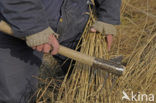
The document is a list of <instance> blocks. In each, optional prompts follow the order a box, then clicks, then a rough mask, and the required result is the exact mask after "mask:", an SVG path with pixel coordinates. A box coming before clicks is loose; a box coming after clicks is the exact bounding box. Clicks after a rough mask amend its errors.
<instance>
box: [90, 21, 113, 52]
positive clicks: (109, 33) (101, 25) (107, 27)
mask: <svg viewBox="0 0 156 103" xmlns="http://www.w3.org/2000/svg"><path fill="white" fill-rule="evenodd" d="M91 32H100V33H101V34H102V35H104V36H106V38H107V47H108V51H110V48H111V45H112V42H113V36H114V35H116V28H115V27H114V25H112V24H108V23H105V22H102V21H95V23H94V24H93V25H92V27H91Z"/></svg>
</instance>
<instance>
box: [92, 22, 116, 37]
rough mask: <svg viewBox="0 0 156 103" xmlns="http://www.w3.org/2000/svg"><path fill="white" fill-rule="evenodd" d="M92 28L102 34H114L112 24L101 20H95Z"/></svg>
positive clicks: (114, 29)
mask: <svg viewBox="0 0 156 103" xmlns="http://www.w3.org/2000/svg"><path fill="white" fill-rule="evenodd" d="M92 28H94V29H96V30H97V31H98V32H100V33H102V34H103V35H108V34H112V35H116V28H115V27H114V25H112V24H108V23H104V22H102V21H95V23H94V24H93V25H92Z"/></svg>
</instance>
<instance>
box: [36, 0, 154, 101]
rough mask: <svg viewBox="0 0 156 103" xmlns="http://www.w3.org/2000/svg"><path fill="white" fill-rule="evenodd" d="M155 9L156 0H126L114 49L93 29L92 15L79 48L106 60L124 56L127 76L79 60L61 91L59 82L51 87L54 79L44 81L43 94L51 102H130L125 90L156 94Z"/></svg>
mask: <svg viewBox="0 0 156 103" xmlns="http://www.w3.org/2000/svg"><path fill="white" fill-rule="evenodd" d="M155 11H156V2H155V0H135V1H134V0H133V1H132V0H126V1H123V5H122V8H121V21H122V24H121V25H120V26H118V27H117V28H118V35H117V36H116V38H115V40H114V45H113V47H112V49H111V51H110V52H108V51H107V50H106V42H105V37H103V36H102V35H101V34H94V33H90V32H89V27H90V26H91V24H92V22H93V20H94V19H93V18H92V17H91V18H90V21H89V23H88V25H87V27H86V29H85V31H84V34H83V36H82V38H81V40H82V44H79V45H78V46H77V49H78V48H79V47H81V52H82V53H85V54H88V55H91V56H96V57H100V58H105V59H109V58H110V57H114V56H117V55H123V56H124V61H123V62H124V63H126V64H127V65H126V70H125V72H124V74H123V76H121V77H120V78H118V77H116V76H113V75H111V74H108V73H106V72H104V71H101V70H95V69H94V68H91V67H89V66H87V65H84V64H81V63H78V62H76V64H75V66H74V70H73V72H72V74H71V76H70V78H67V75H68V74H67V75H66V76H65V78H64V80H63V82H62V84H61V87H60V89H59V90H57V89H55V87H57V83H56V82H55V83H56V85H55V86H54V85H53V86H52V89H49V90H47V88H48V87H49V86H50V85H52V84H53V83H52V80H53V79H52V78H50V80H49V81H50V82H48V81H46V82H43V83H45V85H46V86H45V88H42V90H41V91H42V92H40V94H41V95H40V97H42V98H43V97H44V98H43V99H44V100H45V103H47V98H50V100H49V101H51V103H129V102H128V101H122V100H121V99H122V96H123V94H122V91H123V90H124V91H125V92H127V93H130V92H131V91H134V92H135V93H138V92H140V93H142V94H144V93H146V94H150V93H153V94H155V95H156V88H155V87H156V22H155V21H156V12H155ZM106 78H107V79H106ZM45 79H46V80H47V78H45ZM45 92H46V93H45ZM55 93H58V95H54V94H55ZM39 99H40V98H39ZM144 102H145V101H144ZM141 103H143V102H141ZM145 103H147V102H145Z"/></svg>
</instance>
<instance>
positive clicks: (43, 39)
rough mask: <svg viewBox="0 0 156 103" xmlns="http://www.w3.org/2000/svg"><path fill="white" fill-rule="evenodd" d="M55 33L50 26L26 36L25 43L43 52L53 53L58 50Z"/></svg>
mask: <svg viewBox="0 0 156 103" xmlns="http://www.w3.org/2000/svg"><path fill="white" fill-rule="evenodd" d="M55 35H57V34H56V33H55V32H54V31H53V30H52V29H51V28H50V27H48V28H47V29H45V30H43V31H41V32H38V33H36V34H33V35H29V36H27V37H26V43H27V45H28V46H29V47H31V48H33V49H35V50H37V51H39V52H44V53H49V52H50V51H51V50H52V52H51V54H52V55H55V54H57V53H58V50H59V43H58V41H57V39H56V37H55Z"/></svg>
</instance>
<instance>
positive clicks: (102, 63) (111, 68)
mask: <svg viewBox="0 0 156 103" xmlns="http://www.w3.org/2000/svg"><path fill="white" fill-rule="evenodd" d="M93 67H94V68H96V69H102V70H104V71H106V72H109V73H113V74H115V75H118V76H121V75H122V74H123V71H124V69H125V67H124V66H123V65H121V64H117V63H115V62H113V61H111V60H104V59H99V58H95V59H94V62H93Z"/></svg>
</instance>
